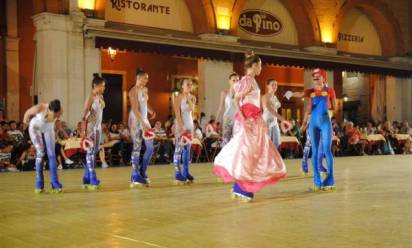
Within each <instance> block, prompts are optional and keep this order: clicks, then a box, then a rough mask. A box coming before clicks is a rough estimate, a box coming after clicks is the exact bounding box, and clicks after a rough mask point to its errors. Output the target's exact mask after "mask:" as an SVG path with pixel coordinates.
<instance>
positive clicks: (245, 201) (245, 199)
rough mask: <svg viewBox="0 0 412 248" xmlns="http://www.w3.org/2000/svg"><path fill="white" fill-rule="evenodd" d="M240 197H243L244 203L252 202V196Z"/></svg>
mask: <svg viewBox="0 0 412 248" xmlns="http://www.w3.org/2000/svg"><path fill="white" fill-rule="evenodd" d="M240 199H241V201H242V202H244V203H249V202H252V198H249V197H244V196H243V197H240Z"/></svg>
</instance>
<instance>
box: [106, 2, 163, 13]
mask: <svg viewBox="0 0 412 248" xmlns="http://www.w3.org/2000/svg"><path fill="white" fill-rule="evenodd" d="M110 3H111V7H112V9H115V10H117V11H121V10H122V9H134V10H136V11H145V12H152V13H158V14H164V15H170V6H165V5H161V4H154V3H149V2H145V1H132V0H110Z"/></svg>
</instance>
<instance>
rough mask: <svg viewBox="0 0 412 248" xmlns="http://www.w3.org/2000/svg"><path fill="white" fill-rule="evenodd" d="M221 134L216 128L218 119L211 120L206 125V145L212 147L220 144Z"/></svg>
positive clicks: (208, 147)
mask: <svg viewBox="0 0 412 248" xmlns="http://www.w3.org/2000/svg"><path fill="white" fill-rule="evenodd" d="M219 140H220V135H219V133H218V132H217V129H216V121H215V120H210V121H209V124H208V125H207V126H206V141H205V142H206V147H207V149H210V148H212V147H217V146H219Z"/></svg>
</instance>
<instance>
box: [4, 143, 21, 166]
mask: <svg viewBox="0 0 412 248" xmlns="http://www.w3.org/2000/svg"><path fill="white" fill-rule="evenodd" d="M12 150H13V144H12V143H11V142H9V141H7V142H3V143H0V170H1V171H18V170H17V169H16V166H15V165H14V164H13V163H12V162H11V152H12Z"/></svg>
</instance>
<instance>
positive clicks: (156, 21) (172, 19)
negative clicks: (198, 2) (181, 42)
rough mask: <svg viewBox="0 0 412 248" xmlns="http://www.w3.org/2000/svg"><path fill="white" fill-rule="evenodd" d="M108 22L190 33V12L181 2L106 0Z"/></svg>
mask: <svg viewBox="0 0 412 248" xmlns="http://www.w3.org/2000/svg"><path fill="white" fill-rule="evenodd" d="M105 11H106V13H105V19H106V20H108V21H113V22H119V23H128V24H134V25H139V26H149V27H156V28H163V29H173V30H179V31H186V32H192V31H193V27H192V20H191V16H190V11H189V10H188V8H187V6H186V2H185V1H183V0H108V1H106V9H105Z"/></svg>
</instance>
